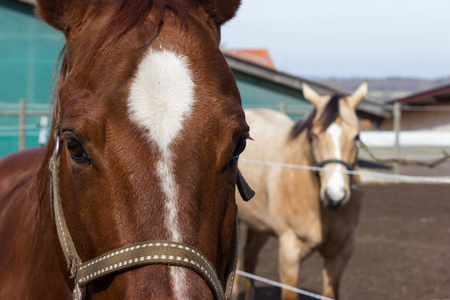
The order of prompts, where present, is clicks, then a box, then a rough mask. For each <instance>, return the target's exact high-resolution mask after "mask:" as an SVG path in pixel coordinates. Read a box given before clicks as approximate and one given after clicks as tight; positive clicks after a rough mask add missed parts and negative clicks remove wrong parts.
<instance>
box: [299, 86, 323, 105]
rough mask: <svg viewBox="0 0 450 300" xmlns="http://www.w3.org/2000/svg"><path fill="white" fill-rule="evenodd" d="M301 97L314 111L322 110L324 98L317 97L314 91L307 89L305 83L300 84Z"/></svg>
mask: <svg viewBox="0 0 450 300" xmlns="http://www.w3.org/2000/svg"><path fill="white" fill-rule="evenodd" d="M302 90H303V96H304V97H305V99H306V100H308V101H309V102H311V103H312V105H314V107H315V108H316V109H320V108H322V107H323V106H324V105H325V104H326V102H327V101H326V98H325V97H323V96H321V95H319V94H318V93H317V92H316V91H315V90H313V89H312V88H310V87H309V85H307V84H306V83H304V82H303V83H302Z"/></svg>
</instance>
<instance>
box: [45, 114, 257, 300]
mask: <svg viewBox="0 0 450 300" xmlns="http://www.w3.org/2000/svg"><path fill="white" fill-rule="evenodd" d="M57 123H58V124H59V122H57ZM55 140H56V144H55V150H54V153H53V155H52V157H51V158H50V161H49V170H50V187H51V210H52V213H53V216H54V219H55V223H56V229H57V233H58V238H59V242H60V244H61V247H62V249H63V253H64V257H65V259H66V262H67V265H68V267H69V270H70V274H71V276H72V278H74V290H73V299H74V300H82V299H83V298H84V294H85V288H86V285H87V284H89V283H90V282H92V281H94V280H96V279H99V278H101V277H103V276H106V275H109V274H113V273H117V272H122V271H128V270H130V269H134V268H139V267H143V266H146V265H151V264H166V265H170V266H179V267H185V268H188V269H190V270H193V271H194V272H196V273H197V274H198V275H200V276H201V277H202V278H203V280H205V282H206V283H207V284H208V286H209V287H210V289H211V291H212V293H213V295H214V298H215V299H219V300H223V299H230V298H231V293H232V288H233V281H234V275H235V271H236V264H237V254H238V242H239V238H238V232H239V230H238V228H237V227H236V247H235V250H234V261H233V263H232V265H231V266H230V270H229V276H228V278H227V282H226V288H225V291H224V290H223V289H222V284H221V282H220V280H219V279H218V277H217V273H216V271H215V269H214V268H213V266H212V265H211V263H210V262H209V261H208V260H207V258H206V257H204V256H203V254H202V253H201V252H200V251H198V250H196V249H195V248H194V247H192V246H189V245H186V244H182V243H176V242H170V241H150V242H144V243H138V244H134V245H130V246H126V247H123V248H119V249H115V250H113V251H110V252H108V253H106V254H104V255H101V256H99V257H96V258H94V259H92V260H90V261H88V262H85V263H83V262H82V260H81V258H80V256H79V255H78V253H77V250H76V248H75V245H74V243H73V240H72V237H71V235H70V232H69V229H68V227H67V223H66V220H65V218H64V212H63V209H62V205H61V198H60V194H59V190H60V187H59V170H60V160H59V159H58V158H59V144H60V138H59V129H58V126H57V129H56V130H55ZM237 178H238V179H237V185H238V188H239V191H240V192H241V194H243V198H244V197H245V198H246V199H250V198H251V197H252V196H253V195H252V192H253V191H252V190H251V189H250V187H249V186H248V184H247V183H246V182H245V180H244V179H243V177H242V175H241V174H240V172H239V174H238V177H237ZM241 190H242V191H241ZM253 194H254V192H253ZM245 198H244V199H245ZM236 226H238V222H237V215H236Z"/></svg>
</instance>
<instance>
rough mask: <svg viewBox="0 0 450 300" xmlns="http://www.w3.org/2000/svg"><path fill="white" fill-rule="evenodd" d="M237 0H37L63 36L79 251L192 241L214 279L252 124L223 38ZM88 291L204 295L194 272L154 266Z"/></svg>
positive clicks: (66, 167)
mask: <svg viewBox="0 0 450 300" xmlns="http://www.w3.org/2000/svg"><path fill="white" fill-rule="evenodd" d="M239 2H240V1H239V0H231V1H228V0H215V1H187V0H186V1H183V0H153V1H152V0H115V1H106V0H96V1H94V0H76V1H73V0H39V1H38V9H37V12H38V14H39V15H40V16H41V18H43V19H44V20H45V21H46V22H47V23H49V24H50V25H52V26H53V27H55V28H57V29H58V30H61V31H62V32H63V33H64V35H65V38H66V48H65V53H64V56H63V58H62V64H61V72H60V77H59V80H58V83H57V85H56V94H55V99H56V100H55V120H56V121H55V122H54V124H53V126H54V130H55V136H59V139H58V140H59V141H60V142H59V158H58V159H59V161H60V167H59V187H58V189H59V193H60V196H61V197H60V198H61V202H62V209H63V211H64V214H65V216H66V220H67V227H68V229H69V231H70V233H71V235H72V238H73V244H74V245H75V247H76V249H77V251H78V254H79V256H80V258H81V259H82V260H83V261H87V260H89V259H92V258H94V257H96V256H99V255H101V254H103V253H105V252H107V251H110V250H113V249H116V248H119V247H123V246H127V245H130V244H134V243H138V242H143V241H150V240H167V241H175V242H182V243H185V244H188V245H191V246H193V247H195V248H197V249H199V250H200V251H201V252H202V253H203V255H204V256H205V257H206V258H207V259H208V260H209V261H210V262H211V263H212V266H213V267H214V269H215V271H216V272H217V274H218V278H219V279H220V280H221V282H222V284H224V281H225V279H226V277H227V275H228V273H229V272H230V271H231V269H232V265H233V260H234V250H235V243H236V241H235V238H236V224H235V222H236V204H235V182H236V176H237V158H238V156H239V154H240V153H241V152H242V151H243V149H244V148H245V141H246V139H247V138H248V134H249V133H248V131H249V128H248V126H247V124H246V122H245V117H244V113H243V110H242V108H241V100H240V96H239V92H238V89H237V86H236V83H235V80H234V77H233V74H232V72H231V70H230V69H229V67H228V65H227V63H226V61H225V59H224V57H223V55H222V53H221V51H220V49H219V41H220V26H221V25H222V24H223V23H224V22H226V21H227V20H229V19H230V18H232V17H233V15H234V14H235V12H236V10H237V8H238V6H239ZM55 125H57V126H56V128H55ZM55 143H56V138H55V137H53V138H52V139H51V140H50V141H49V147H48V148H49V150H48V154H47V155H48V157H49V156H50V155H51V153H52V152H53V147H54V146H55ZM64 268H65V266H64ZM68 282H71V281H68ZM69 284H72V283H69ZM86 292H87V295H88V297H89V298H92V299H94V298H97V297H98V298H101V299H103V298H115V299H116V298H117V299H146V298H152V299H168V298H176V299H207V298H210V297H211V291H210V289H209V288H208V286H207V285H206V283H205V282H204V281H203V280H202V279H201V278H200V277H199V276H198V275H197V274H196V273H194V272H193V271H191V270H189V269H183V268H180V267H169V266H163V265H150V266H145V267H142V268H139V269H135V270H132V271H129V272H122V273H119V274H116V275H115V276H109V277H107V278H103V279H101V280H98V281H94V282H92V283H91V284H89V285H88V286H87V290H86Z"/></svg>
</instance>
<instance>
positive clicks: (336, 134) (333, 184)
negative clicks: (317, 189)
mask: <svg viewBox="0 0 450 300" xmlns="http://www.w3.org/2000/svg"><path fill="white" fill-rule="evenodd" d="M327 132H328V134H330V135H331V141H332V142H333V146H334V155H335V157H336V159H339V160H340V159H342V155H341V146H340V142H339V141H340V139H341V133H342V127H341V126H339V125H336V124H331V125H330V127H328V129H327ZM341 168H342V165H340V164H337V165H336V169H335V171H334V172H333V174H332V175H331V177H330V179H328V182H327V193H328V195H329V196H330V197H331V198H332V200H340V199H342V198H343V197H344V195H345V189H344V188H345V181H344V177H343V176H342V172H340V171H341Z"/></svg>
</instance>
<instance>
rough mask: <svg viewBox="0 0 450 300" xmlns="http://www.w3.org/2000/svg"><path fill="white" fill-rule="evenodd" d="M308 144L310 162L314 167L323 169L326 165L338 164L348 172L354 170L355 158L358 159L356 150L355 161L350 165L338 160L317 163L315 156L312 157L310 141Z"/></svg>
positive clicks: (312, 150) (312, 151) (312, 149)
mask: <svg viewBox="0 0 450 300" xmlns="http://www.w3.org/2000/svg"><path fill="white" fill-rule="evenodd" d="M309 144H310V147H309V151H310V154H311V160H312V163H313V166H314V167H319V168H323V167H324V166H325V165H328V164H340V165H343V166H344V167H345V168H346V169H347V170H349V171H353V170H354V169H355V167H356V164H357V159H356V158H357V157H358V148H356V151H357V152H356V156H355V160H354V161H353V163H351V164H349V163H348V162H346V161H343V160H340V159H326V160H323V161H321V162H318V161H317V159H316V156H315V155H314V147H313V143H312V139H310V141H309ZM316 174H318V171H316ZM350 176H352V175H351V174H350Z"/></svg>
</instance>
